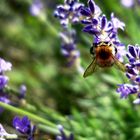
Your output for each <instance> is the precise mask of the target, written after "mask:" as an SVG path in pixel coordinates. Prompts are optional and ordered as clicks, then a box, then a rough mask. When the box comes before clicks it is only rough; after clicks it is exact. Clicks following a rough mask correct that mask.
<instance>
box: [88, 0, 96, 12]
mask: <svg viewBox="0 0 140 140" xmlns="http://www.w3.org/2000/svg"><path fill="white" fill-rule="evenodd" d="M88 6H89V8H90V11H91V12H92V13H94V12H95V3H94V1H93V0H89V1H88Z"/></svg>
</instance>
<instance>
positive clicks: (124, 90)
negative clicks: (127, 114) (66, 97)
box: [117, 84, 138, 98]
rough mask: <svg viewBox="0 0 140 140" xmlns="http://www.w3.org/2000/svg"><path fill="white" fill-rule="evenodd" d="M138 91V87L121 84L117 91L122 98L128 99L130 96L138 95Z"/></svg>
mask: <svg viewBox="0 0 140 140" xmlns="http://www.w3.org/2000/svg"><path fill="white" fill-rule="evenodd" d="M137 91H138V86H135V85H131V84H121V85H119V88H118V89H117V92H118V93H120V97H121V98H127V97H128V95H130V94H136V93H137Z"/></svg>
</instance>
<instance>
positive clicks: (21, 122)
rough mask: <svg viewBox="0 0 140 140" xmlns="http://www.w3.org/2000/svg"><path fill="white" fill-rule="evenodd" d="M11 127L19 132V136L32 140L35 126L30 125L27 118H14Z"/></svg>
mask: <svg viewBox="0 0 140 140" xmlns="http://www.w3.org/2000/svg"><path fill="white" fill-rule="evenodd" d="M13 126H14V127H15V129H16V130H17V131H18V132H20V133H21V134H23V135H25V136H27V139H28V140H33V135H34V132H35V126H32V125H31V122H30V120H29V119H28V117H27V116H24V117H23V118H21V119H20V118H19V117H18V116H16V117H15V118H14V119H13Z"/></svg>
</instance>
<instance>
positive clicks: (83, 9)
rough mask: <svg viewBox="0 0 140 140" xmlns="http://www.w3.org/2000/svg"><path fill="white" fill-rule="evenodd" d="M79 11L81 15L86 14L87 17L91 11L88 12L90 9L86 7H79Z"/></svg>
mask: <svg viewBox="0 0 140 140" xmlns="http://www.w3.org/2000/svg"><path fill="white" fill-rule="evenodd" d="M80 13H81V14H82V15H83V16H87V17H90V16H91V12H90V10H89V9H88V8H86V7H85V8H84V7H83V8H81V11H80Z"/></svg>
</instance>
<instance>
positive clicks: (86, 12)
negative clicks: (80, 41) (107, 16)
mask: <svg viewBox="0 0 140 140" xmlns="http://www.w3.org/2000/svg"><path fill="white" fill-rule="evenodd" d="M80 12H81V14H82V15H83V16H85V17H87V21H88V19H89V20H92V19H93V18H96V17H99V16H100V14H101V13H102V11H101V10H100V8H99V7H98V6H97V5H96V4H95V2H94V1H93V0H89V1H88V7H82V8H81V11H80Z"/></svg>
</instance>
